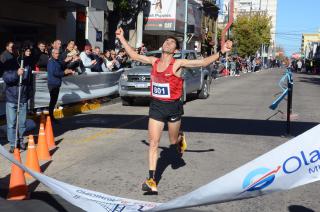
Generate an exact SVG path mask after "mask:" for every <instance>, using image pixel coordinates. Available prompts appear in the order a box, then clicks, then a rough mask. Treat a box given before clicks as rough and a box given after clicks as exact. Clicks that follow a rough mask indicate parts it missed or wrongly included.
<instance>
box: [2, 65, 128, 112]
mask: <svg viewBox="0 0 320 212" xmlns="http://www.w3.org/2000/svg"><path fill="white" fill-rule="evenodd" d="M122 72H123V69H120V70H118V71H116V72H85V73H83V74H81V75H73V76H66V77H64V78H63V80H62V86H61V88H60V93H59V99H58V104H60V105H65V104H70V103H76V102H81V101H84V100H90V99H96V98H99V97H105V96H110V95H113V94H117V93H118V86H119V85H118V83H119V79H120V76H121V73H122ZM34 84H35V88H36V89H35V95H34V101H33V102H34V108H41V107H47V106H48V105H49V101H50V95H49V91H48V87H47V73H46V72H44V73H37V74H35V83H34ZM4 86H5V84H4V82H3V80H2V79H0V115H5V96H4Z"/></svg>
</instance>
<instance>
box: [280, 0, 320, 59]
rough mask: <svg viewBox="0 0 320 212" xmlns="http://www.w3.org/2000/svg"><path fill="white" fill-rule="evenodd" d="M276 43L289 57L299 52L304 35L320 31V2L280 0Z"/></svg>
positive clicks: (316, 0) (315, 0)
mask: <svg viewBox="0 0 320 212" xmlns="http://www.w3.org/2000/svg"><path fill="white" fill-rule="evenodd" d="M277 13H278V15H277V29H276V31H277V32H276V33H277V34H276V42H277V45H280V46H282V47H283V48H284V49H285V51H286V54H287V55H291V54H292V53H293V52H298V51H299V50H300V46H301V36H302V33H317V32H318V31H319V29H320V0H303V1H298V0H278V12H277Z"/></svg>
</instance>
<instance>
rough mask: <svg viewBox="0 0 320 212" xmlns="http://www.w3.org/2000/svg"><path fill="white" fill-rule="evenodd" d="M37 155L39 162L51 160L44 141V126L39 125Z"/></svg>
mask: <svg viewBox="0 0 320 212" xmlns="http://www.w3.org/2000/svg"><path fill="white" fill-rule="evenodd" d="M37 155H38V159H39V160H51V156H50V153H49V149H48V144H47V141H46V134H45V131H44V124H43V123H40V130H39V136H38V146H37Z"/></svg>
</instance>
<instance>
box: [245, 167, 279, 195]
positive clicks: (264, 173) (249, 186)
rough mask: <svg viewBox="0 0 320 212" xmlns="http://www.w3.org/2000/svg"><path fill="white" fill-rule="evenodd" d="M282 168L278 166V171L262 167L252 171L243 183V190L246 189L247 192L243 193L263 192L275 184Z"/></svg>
mask: <svg viewBox="0 0 320 212" xmlns="http://www.w3.org/2000/svg"><path fill="white" fill-rule="evenodd" d="M280 168H281V166H278V167H277V168H276V169H274V170H270V169H268V168H264V167H262V168H258V169H255V170H253V171H251V172H250V173H249V174H248V175H247V176H246V177H245V179H244V181H243V184H242V188H243V189H245V191H243V192H242V193H244V192H251V191H257V190H262V189H264V188H266V187H268V186H269V185H271V184H272V183H273V181H274V179H275V178H276V174H277V173H278V172H279V170H280ZM242 193H241V194H242Z"/></svg>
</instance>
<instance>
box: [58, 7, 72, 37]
mask: <svg viewBox="0 0 320 212" xmlns="http://www.w3.org/2000/svg"><path fill="white" fill-rule="evenodd" d="M58 23H59V24H57V26H56V30H57V31H56V38H57V39H60V40H61V42H62V43H67V42H68V41H70V40H75V39H76V12H68V13H66V16H64V17H59V18H58Z"/></svg>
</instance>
